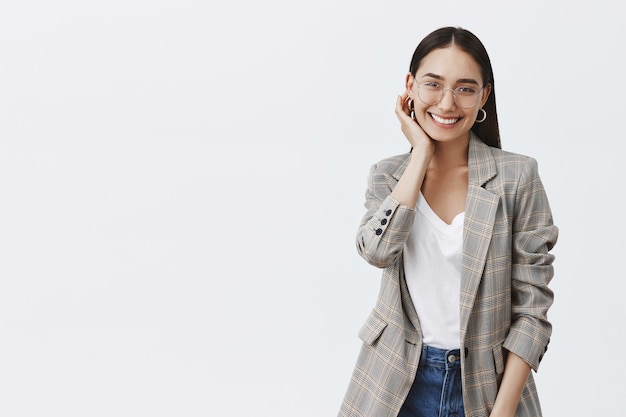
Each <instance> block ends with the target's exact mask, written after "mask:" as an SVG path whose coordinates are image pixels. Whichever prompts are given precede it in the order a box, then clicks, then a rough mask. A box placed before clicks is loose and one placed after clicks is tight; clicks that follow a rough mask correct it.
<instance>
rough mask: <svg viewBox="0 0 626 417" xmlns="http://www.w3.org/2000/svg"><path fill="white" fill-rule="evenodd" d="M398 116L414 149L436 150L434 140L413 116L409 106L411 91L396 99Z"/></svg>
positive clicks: (403, 130)
mask: <svg viewBox="0 0 626 417" xmlns="http://www.w3.org/2000/svg"><path fill="white" fill-rule="evenodd" d="M396 117H397V118H398V120H399V121H400V129H401V130H402V133H404V136H406V138H407V140H408V141H409V143H410V144H411V147H412V148H413V149H415V148H419V149H427V150H430V151H431V152H432V151H433V150H434V142H433V140H432V139H431V138H430V137H429V136H428V135H427V134H426V132H424V129H422V127H421V126H420V125H419V124H418V123H417V122H416V121H415V120H414V119H413V118H412V117H411V109H410V107H409V93H408V92H407V91H405V92H404V93H403V94H402V95H400V96H398V99H397V100H396Z"/></svg>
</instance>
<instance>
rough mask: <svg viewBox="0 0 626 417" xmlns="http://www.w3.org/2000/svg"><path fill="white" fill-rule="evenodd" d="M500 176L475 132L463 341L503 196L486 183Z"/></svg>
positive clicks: (467, 208) (470, 165) (468, 205)
mask: <svg viewBox="0 0 626 417" xmlns="http://www.w3.org/2000/svg"><path fill="white" fill-rule="evenodd" d="M495 176H496V165H495V160H494V158H493V155H492V153H491V149H490V148H489V146H487V145H485V144H484V143H483V142H482V141H481V140H480V139H478V138H477V137H476V136H475V135H474V133H473V132H472V133H471V136H470V144H469V150H468V188H467V201H466V204H465V221H464V225H463V253H462V255H461V342H462V343H463V341H464V340H465V331H466V329H467V324H468V321H469V316H470V313H471V311H472V307H473V305H474V300H475V298H476V292H477V291H478V286H479V284H480V280H481V277H482V273H483V269H484V267H485V261H486V258H487V250H488V249H489V244H490V242H491V235H492V231H493V226H494V222H495V217H496V211H497V209H498V202H499V200H500V197H499V196H498V195H497V194H494V193H492V192H490V191H487V190H486V189H485V188H483V187H484V185H485V184H486V183H487V181H489V180H491V179H492V178H493V177H495Z"/></svg>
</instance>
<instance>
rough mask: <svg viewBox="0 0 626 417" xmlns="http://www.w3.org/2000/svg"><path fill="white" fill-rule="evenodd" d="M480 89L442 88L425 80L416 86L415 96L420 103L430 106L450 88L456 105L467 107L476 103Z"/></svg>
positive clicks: (464, 87) (437, 101)
mask: <svg viewBox="0 0 626 417" xmlns="http://www.w3.org/2000/svg"><path fill="white" fill-rule="evenodd" d="M482 89H483V87H481V88H479V89H476V88H473V87H466V86H463V87H457V88H455V89H452V88H443V87H442V86H440V85H439V84H437V83H434V82H426V83H422V84H420V85H418V86H417V96H418V97H419V99H420V101H421V102H422V103H424V104H428V105H429V106H432V105H434V104H437V103H439V102H440V101H441V99H442V98H443V92H444V91H445V90H450V91H452V96H453V97H454V102H455V103H456V105H457V106H459V107H461V108H462V109H469V108H472V107H474V106H475V105H476V104H477V103H478V100H479V99H480V92H481V91H482Z"/></svg>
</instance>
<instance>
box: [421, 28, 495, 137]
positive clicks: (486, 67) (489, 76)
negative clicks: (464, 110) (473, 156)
mask: <svg viewBox="0 0 626 417" xmlns="http://www.w3.org/2000/svg"><path fill="white" fill-rule="evenodd" d="M450 45H454V46H456V47H458V48H460V49H461V50H463V51H465V52H467V53H468V54H470V55H471V56H472V58H474V60H475V61H476V63H477V64H478V65H479V66H480V69H481V72H482V77H483V85H487V84H491V94H489V98H488V99H487V102H486V103H485V105H484V106H483V109H484V110H485V111H486V112H487V119H486V120H485V121H484V122H482V123H474V126H472V131H473V132H474V133H475V134H476V135H477V136H478V137H479V138H480V139H481V140H482V141H483V142H485V143H486V144H487V145H489V146H493V147H496V148H500V147H501V144H500V129H499V127H498V114H497V112H496V90H495V86H494V82H493V69H492V68H491V61H490V60H489V55H488V54H487V50H486V49H485V47H484V46H483V44H482V42H481V41H480V40H479V39H478V38H477V37H476V35H474V34H473V33H471V32H470V31H468V30H466V29H462V28H459V27H444V28H441V29H437V30H435V31H434V32H431V33H430V34H429V35H428V36H426V37H425V38H424V39H422V41H421V42H420V44H419V45H418V46H417V48H416V49H415V52H414V53H413V58H412V59H411V66H410V68H409V71H410V73H411V75H413V76H414V77H415V75H416V73H417V69H418V68H419V66H420V63H421V62H422V59H423V58H424V57H425V56H426V55H428V54H429V53H430V52H431V51H433V50H435V49H439V48H445V47H448V46H450Z"/></svg>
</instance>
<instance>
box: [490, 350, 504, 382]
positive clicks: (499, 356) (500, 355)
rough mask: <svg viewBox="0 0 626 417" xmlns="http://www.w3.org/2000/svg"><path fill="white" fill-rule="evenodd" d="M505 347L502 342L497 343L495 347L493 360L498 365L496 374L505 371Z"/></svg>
mask: <svg viewBox="0 0 626 417" xmlns="http://www.w3.org/2000/svg"><path fill="white" fill-rule="evenodd" d="M503 350H504V348H503V347H502V343H499V344H497V345H496V346H494V348H493V362H494V364H495V366H496V374H498V375H501V374H502V373H503V372H504V352H503Z"/></svg>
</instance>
